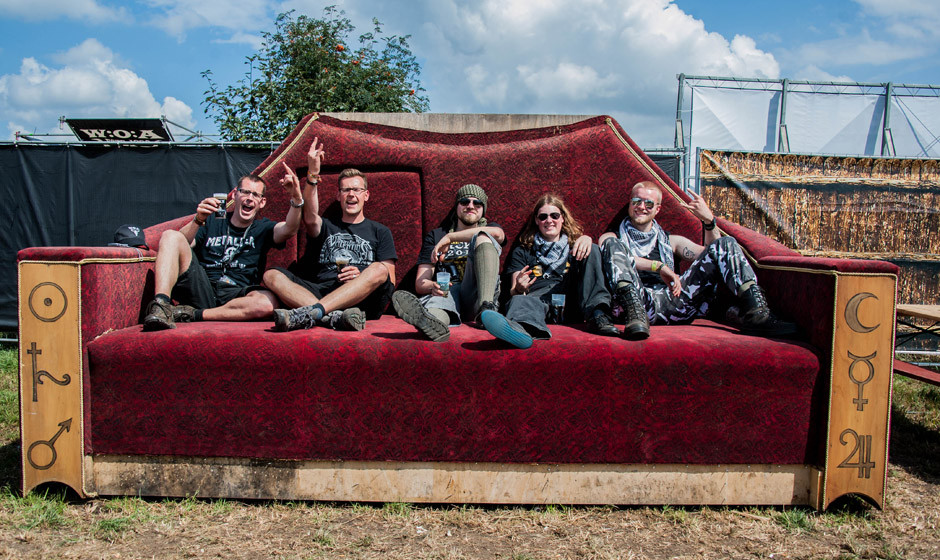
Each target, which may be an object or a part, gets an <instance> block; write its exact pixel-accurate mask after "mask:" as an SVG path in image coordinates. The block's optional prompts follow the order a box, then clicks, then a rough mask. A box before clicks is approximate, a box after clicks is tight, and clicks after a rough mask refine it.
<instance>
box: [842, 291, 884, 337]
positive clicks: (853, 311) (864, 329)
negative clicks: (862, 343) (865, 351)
mask: <svg viewBox="0 0 940 560" xmlns="http://www.w3.org/2000/svg"><path fill="white" fill-rule="evenodd" d="M868 298H875V299H878V298H877V296H875V294H872V293H870V292H860V293H857V294H855V295H854V296H852V298H851V299H850V300H849V303H848V305H846V306H845V322H846V323H848V325H849V328H850V329H852V330H853V331H855V332H857V333H869V332H871V331H873V330H875V329H877V328H878V327H880V326H881V323H878V324H877V325H875V326H874V327H869V326H867V325H863V324H862V322H861V321H859V319H858V306H859V305H861V303H862V302H863V301H865V300H866V299H868Z"/></svg>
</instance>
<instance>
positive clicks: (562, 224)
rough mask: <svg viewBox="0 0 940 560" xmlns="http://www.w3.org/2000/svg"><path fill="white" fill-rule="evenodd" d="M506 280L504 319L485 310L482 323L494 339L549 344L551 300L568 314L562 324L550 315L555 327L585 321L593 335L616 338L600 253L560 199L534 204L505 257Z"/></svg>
mask: <svg viewBox="0 0 940 560" xmlns="http://www.w3.org/2000/svg"><path fill="white" fill-rule="evenodd" d="M505 274H511V275H512V280H511V288H510V295H511V296H512V297H511V298H510V300H509V303H508V305H507V308H506V314H505V315H501V314H500V313H498V312H497V311H492V310H486V311H484V312H483V313H482V314H481V317H480V319H481V320H482V322H483V325H484V326H485V327H486V330H487V331H489V333H490V334H492V335H493V336H495V337H496V338H498V339H500V340H504V341H506V342H508V343H510V344H512V345H513V346H516V347H517V348H528V347H530V346H532V341H533V339H547V338H551V336H552V333H551V331H550V330H549V329H548V321H547V316H548V314H549V311H550V310H552V295H553V294H555V295H564V296H565V309H566V311H565V317H564V319H562V318H561V317H557V311H553V313H555V314H556V316H554V317H553V319H554V320H555V321H564V322H580V321H581V319H582V318H583V319H584V320H585V321H587V322H588V327H589V328H590V330H591V331H593V332H594V333H596V334H600V335H604V336H617V335H618V334H619V332H620V331H619V330H618V329H617V327H615V326H614V324H613V321H612V320H611V318H610V293H609V292H608V291H607V288H606V287H605V284H604V273H603V270H602V268H601V255H600V251H599V250H598V248H597V245H594V244H593V243H592V242H591V238H590V237H589V236H587V235H584V234H583V228H582V227H581V225H580V224H579V223H578V221H577V220H576V219H575V217H574V216H573V215H572V213H571V211H570V210H569V209H568V207H567V206H566V205H565V202H564V200H562V198H561V197H560V196H558V195H555V194H544V195H542V196H541V197H539V199H538V200H537V201H536V203H535V205H534V207H533V209H532V213H531V214H530V216H529V218H528V220H527V221H526V224H525V226H524V228H523V230H522V232H521V233H520V234H519V240H518V243H517V244H516V245H515V246H514V247H513V249H512V252H511V253H510V254H509V258H508V260H507V265H506V270H505Z"/></svg>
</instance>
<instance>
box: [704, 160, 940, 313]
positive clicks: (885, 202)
mask: <svg viewBox="0 0 940 560" xmlns="http://www.w3.org/2000/svg"><path fill="white" fill-rule="evenodd" d="M699 162H700V163H699V177H700V180H701V182H700V187H701V188H700V192H701V193H702V196H704V197H705V199H706V200H707V201H708V202H709V204H710V205H711V207H712V209H713V211H714V212H715V214H716V215H718V216H722V217H724V218H727V219H729V220H731V221H733V222H737V223H739V224H741V225H744V226H746V227H749V228H751V229H754V230H756V231H759V232H761V233H764V234H766V235H769V236H770V237H773V238H774V239H776V240H777V241H780V242H781V243H784V244H785V245H787V246H788V247H791V248H793V249H795V250H797V251H799V252H800V253H802V254H804V255H812V256H821V257H829V256H831V257H840V258H860V259H881V260H888V261H891V262H893V263H895V264H897V265H898V266H900V267H901V275H900V277H899V285H898V291H899V294H898V296H899V297H898V301H899V302H901V303H929V304H934V303H937V302H938V301H940V161H938V160H932V159H899V158H874V157H863V158H853V157H836V156H812V155H793V154H764V153H748V152H722V151H710V150H703V151H702V152H701V157H700V158H699Z"/></svg>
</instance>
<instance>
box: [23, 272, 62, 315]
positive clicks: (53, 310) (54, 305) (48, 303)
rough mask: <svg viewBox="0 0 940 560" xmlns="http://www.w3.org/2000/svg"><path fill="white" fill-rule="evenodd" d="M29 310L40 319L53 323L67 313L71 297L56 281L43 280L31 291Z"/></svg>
mask: <svg viewBox="0 0 940 560" xmlns="http://www.w3.org/2000/svg"><path fill="white" fill-rule="evenodd" d="M28 303H29V310H30V312H31V313H32V314H33V317H36V318H37V319H39V320H40V321H43V322H45V323H52V322H55V321H58V320H59V318H60V317H62V316H63V315H65V310H66V309H68V308H69V298H68V296H66V295H65V290H63V289H62V288H60V287H59V285H58V284H56V283H54V282H42V283H39V284H36V286H35V287H34V288H33V289H32V291H30V292H29V299H28Z"/></svg>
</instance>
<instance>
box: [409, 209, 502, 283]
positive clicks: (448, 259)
mask: <svg viewBox="0 0 940 560" xmlns="http://www.w3.org/2000/svg"><path fill="white" fill-rule="evenodd" d="M486 227H497V228H500V229H502V228H501V226H500V225H499V224H497V223H495V222H487V224H486ZM446 233H447V232H445V231H444V228H437V229H432V230H431V231H429V232H428V233H427V235H425V236H424V241H423V242H422V243H421V252H420V253H418V264H419V265H421V264H431V263H432V261H431V256H432V255H431V251H433V250H434V247H435V246H436V245H437V243H438V242H439V241H440V240H441V239H442V238H443V237H444V235H446ZM469 257H470V242H469V241H460V242H457V243H451V244H450V247H449V248H448V249H447V254H446V255H444V262H443V263H436V265H437V266H436V267H435V269H436V270H441V271H444V272H449V273H450V276H451V278H450V280H451V282H454V283H457V282H461V281H463V273H464V270H465V269H466V268H467V259H468V258H469Z"/></svg>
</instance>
